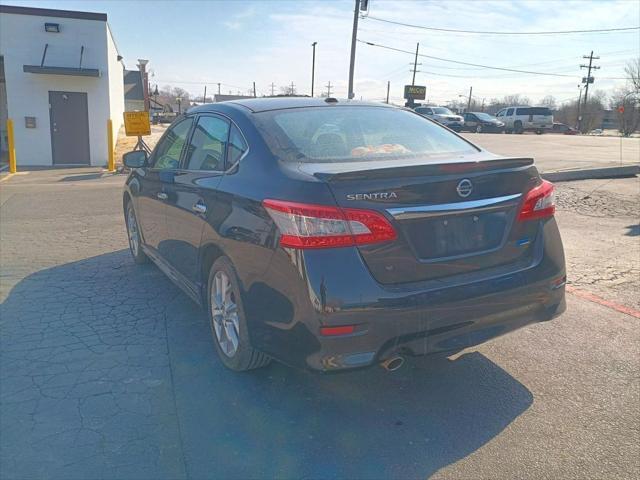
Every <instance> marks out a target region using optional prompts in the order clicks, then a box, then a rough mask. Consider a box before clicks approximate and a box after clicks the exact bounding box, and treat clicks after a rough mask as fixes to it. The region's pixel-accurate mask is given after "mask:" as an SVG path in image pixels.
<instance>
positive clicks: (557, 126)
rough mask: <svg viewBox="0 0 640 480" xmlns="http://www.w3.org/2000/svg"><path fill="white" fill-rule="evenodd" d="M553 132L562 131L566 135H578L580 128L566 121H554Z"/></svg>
mask: <svg viewBox="0 0 640 480" xmlns="http://www.w3.org/2000/svg"><path fill="white" fill-rule="evenodd" d="M551 131H552V132H553V133H562V134H564V135H577V134H578V130H576V129H575V128H573V127H570V126H569V125H567V124H566V123H559V122H553V128H552V129H551Z"/></svg>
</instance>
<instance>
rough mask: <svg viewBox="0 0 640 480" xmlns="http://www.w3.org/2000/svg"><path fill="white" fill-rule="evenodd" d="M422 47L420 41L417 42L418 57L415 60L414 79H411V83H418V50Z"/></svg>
mask: <svg viewBox="0 0 640 480" xmlns="http://www.w3.org/2000/svg"><path fill="white" fill-rule="evenodd" d="M419 49H420V42H418V43H417V44H416V58H415V60H414V61H413V79H411V85H415V84H416V71H417V69H418V50H419Z"/></svg>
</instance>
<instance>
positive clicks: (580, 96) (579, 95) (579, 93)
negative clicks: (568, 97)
mask: <svg viewBox="0 0 640 480" xmlns="http://www.w3.org/2000/svg"><path fill="white" fill-rule="evenodd" d="M581 102H582V85H578V116H577V117H576V126H577V127H578V130H580V105H581Z"/></svg>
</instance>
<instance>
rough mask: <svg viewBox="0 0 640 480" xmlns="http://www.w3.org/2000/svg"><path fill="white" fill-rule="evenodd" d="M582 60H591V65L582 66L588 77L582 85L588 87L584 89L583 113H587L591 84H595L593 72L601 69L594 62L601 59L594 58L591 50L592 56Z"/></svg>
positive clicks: (580, 123)
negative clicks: (584, 84)
mask: <svg viewBox="0 0 640 480" xmlns="http://www.w3.org/2000/svg"><path fill="white" fill-rule="evenodd" d="M582 58H588V59H589V65H580V68H587V69H588V70H587V77H586V79H585V78H583V79H582V83H586V86H585V88H584V99H583V108H582V111H583V112H586V111H587V95H589V84H590V83H592V82H593V78H592V77H591V70H598V69H599V68H600V67H596V66H595V65H593V60H594V59H595V60H599V59H600V57H594V56H593V50H591V54H590V55H588V56H587V55H583V56H582ZM581 126H582V121H581V120H580V122H579V125H578V127H579V128H580V127H581Z"/></svg>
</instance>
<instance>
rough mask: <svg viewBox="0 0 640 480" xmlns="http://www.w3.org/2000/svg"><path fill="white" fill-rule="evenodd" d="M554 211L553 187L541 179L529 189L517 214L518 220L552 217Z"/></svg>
mask: <svg viewBox="0 0 640 480" xmlns="http://www.w3.org/2000/svg"><path fill="white" fill-rule="evenodd" d="M555 211H556V197H555V187H554V186H553V183H551V182H548V181H546V180H543V181H542V183H541V184H540V185H538V186H537V187H535V188H532V189H531V190H529V192H528V193H527V195H526V196H525V197H524V203H523V204H522V208H521V209H520V213H519V214H518V220H520V221H523V220H535V219H538V218H545V217H552V216H553V214H554V213H555Z"/></svg>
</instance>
